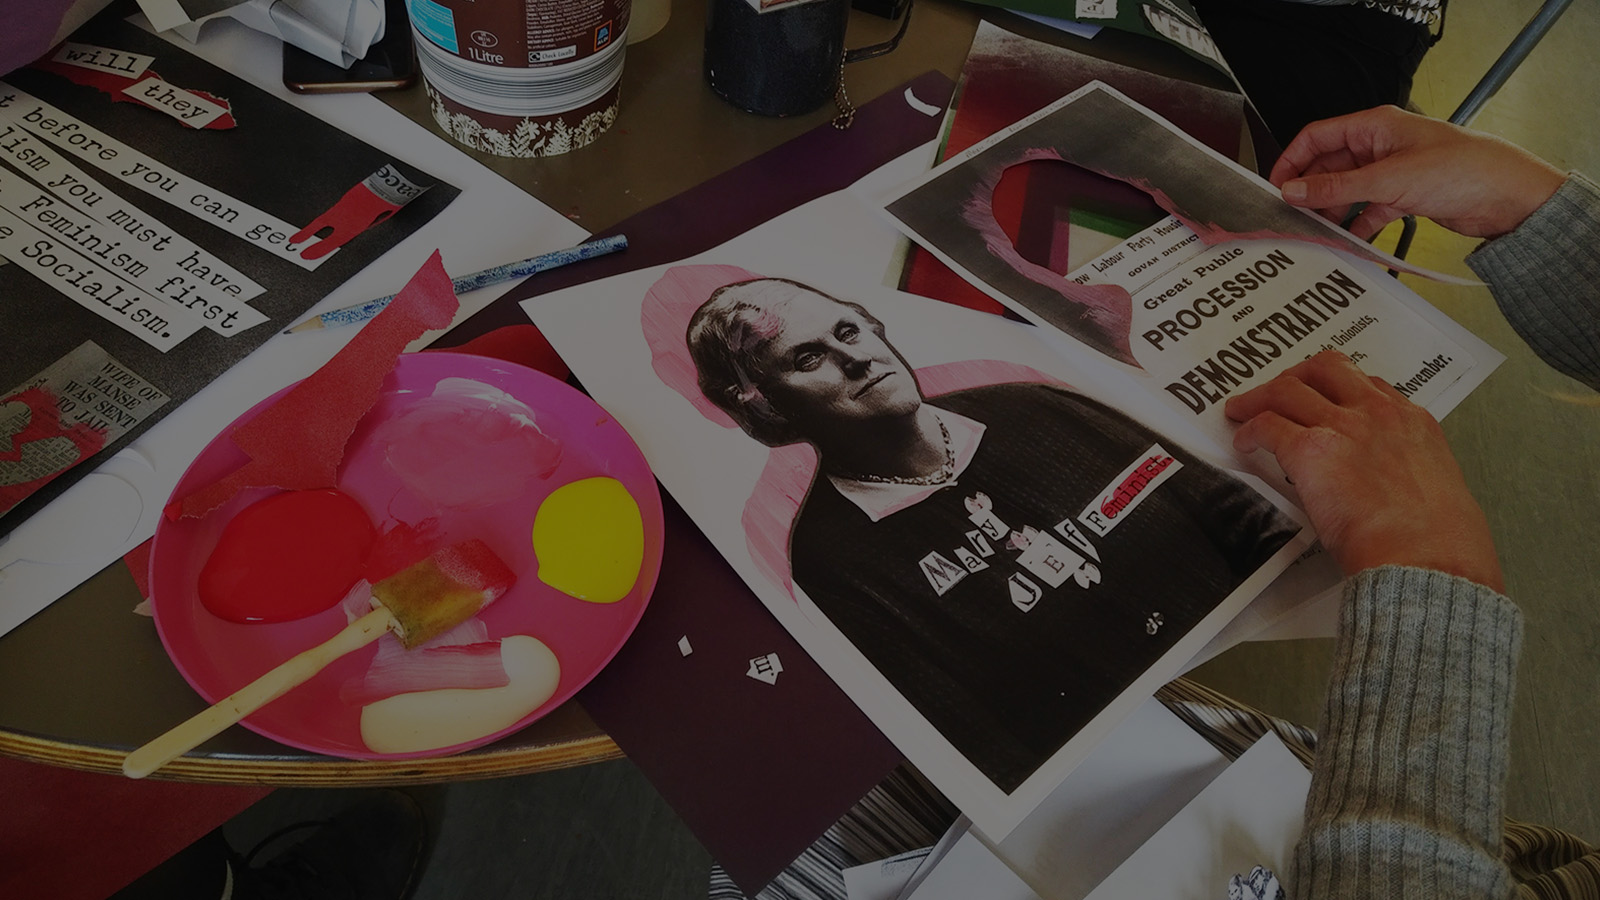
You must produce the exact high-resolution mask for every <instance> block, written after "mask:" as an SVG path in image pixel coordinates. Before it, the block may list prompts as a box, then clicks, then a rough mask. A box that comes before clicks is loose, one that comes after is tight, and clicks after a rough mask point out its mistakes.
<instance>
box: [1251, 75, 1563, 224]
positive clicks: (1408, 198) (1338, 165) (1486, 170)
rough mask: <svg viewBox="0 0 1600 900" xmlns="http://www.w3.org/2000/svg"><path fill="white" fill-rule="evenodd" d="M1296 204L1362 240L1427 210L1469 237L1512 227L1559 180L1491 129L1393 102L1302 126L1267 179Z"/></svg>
mask: <svg viewBox="0 0 1600 900" xmlns="http://www.w3.org/2000/svg"><path fill="white" fill-rule="evenodd" d="M1267 180H1269V181H1271V182H1272V184H1273V185H1274V186H1276V187H1277V188H1278V189H1279V190H1280V191H1282V193H1283V199H1284V200H1286V201H1288V202H1289V203H1290V204H1292V205H1294V206H1304V207H1309V208H1311V209H1314V210H1318V211H1319V212H1321V213H1322V214H1323V215H1324V216H1326V217H1328V218H1330V219H1332V220H1334V221H1335V222H1342V221H1343V220H1344V218H1345V216H1346V214H1347V213H1348V211H1349V209H1350V207H1351V205H1353V204H1356V203H1366V204H1368V205H1367V207H1366V208H1365V209H1364V210H1363V211H1362V212H1361V214H1360V216H1358V217H1357V218H1356V220H1355V221H1354V222H1353V223H1351V225H1350V231H1351V233H1352V234H1354V235H1355V236H1356V237H1359V238H1362V239H1363V240H1366V239H1369V238H1371V237H1372V236H1373V235H1375V234H1377V233H1378V232H1379V231H1381V230H1383V226H1385V225H1387V224H1389V223H1390V222H1392V221H1394V220H1395V219H1398V218H1400V217H1401V216H1403V215H1418V216H1426V217H1427V218H1430V219H1432V220H1434V221H1435V222H1438V223H1439V224H1440V225H1443V226H1444V227H1446V228H1448V229H1450V230H1451V231H1455V232H1459V233H1461V234H1464V235H1467V236H1469V237H1498V236H1500V235H1502V234H1505V233H1506V232H1509V231H1511V230H1512V229H1514V228H1516V227H1517V226H1518V225H1520V224H1522V220H1524V219H1526V218H1527V217H1528V215H1529V214H1530V213H1532V212H1533V211H1534V210H1535V209H1538V208H1539V206H1540V205H1541V204H1543V203H1544V202H1545V201H1546V200H1548V199H1550V195H1551V194H1554V193H1555V192H1556V189H1557V188H1559V187H1561V183H1562V182H1563V181H1565V180H1566V176H1565V175H1563V174H1562V173H1561V172H1560V171H1559V170H1557V169H1556V168H1554V167H1553V166H1551V165H1550V164H1548V163H1546V162H1544V161H1543V160H1541V159H1539V158H1538V157H1537V156H1534V155H1533V154H1531V153H1529V152H1527V151H1526V150H1523V149H1522V148H1520V147H1517V146H1516V145H1514V144H1511V143H1508V142H1506V141H1503V140H1501V139H1499V138H1497V137H1493V136H1491V135H1487V134H1482V133H1480V132H1475V131H1469V130H1467V129H1465V128H1461V127H1459V126H1456V125H1452V124H1450V123H1449V122H1443V121H1440V120H1438V119H1430V118H1428V117H1426V116H1419V115H1416V114H1414V113H1408V112H1405V111H1404V110H1401V109H1398V108H1396V107H1393V106H1384V107H1379V108H1377V109H1368V110H1363V111H1361V112H1358V113H1352V114H1350V115H1347V116H1340V117H1338V118H1334V119H1323V120H1321V121H1319V122H1312V123H1311V124H1310V125H1307V126H1306V127H1305V128H1304V129H1303V130H1302V131H1301V132H1300V133H1299V134H1298V135H1296V136H1295V139H1294V140H1293V141H1291V142H1290V143H1289V146H1288V147H1287V148H1285V149H1284V151H1283V155H1282V156H1280V157H1278V162H1277V164H1276V165H1274V166H1273V167H1272V173H1271V175H1269V176H1268V179H1267Z"/></svg>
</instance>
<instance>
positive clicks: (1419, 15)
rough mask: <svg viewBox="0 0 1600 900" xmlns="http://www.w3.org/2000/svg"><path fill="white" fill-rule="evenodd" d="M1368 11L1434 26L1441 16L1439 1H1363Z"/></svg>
mask: <svg viewBox="0 0 1600 900" xmlns="http://www.w3.org/2000/svg"><path fill="white" fill-rule="evenodd" d="M1364 2H1365V5H1366V7H1367V8H1368V9H1376V10H1379V11H1381V12H1386V13H1389V14H1390V15H1394V16H1400V17H1401V18H1403V19H1405V20H1407V21H1410V22H1421V23H1423V24H1426V25H1436V24H1438V22H1439V17H1440V15H1441V13H1440V9H1439V6H1440V4H1439V0H1364Z"/></svg>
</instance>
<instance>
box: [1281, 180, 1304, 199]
mask: <svg viewBox="0 0 1600 900" xmlns="http://www.w3.org/2000/svg"><path fill="white" fill-rule="evenodd" d="M1305 198H1306V183H1305V182H1304V181H1301V180H1299V179H1298V178H1297V179H1295V180H1293V181H1285V182H1284V183H1283V199H1285V200H1289V201H1295V200H1304V199H1305Z"/></svg>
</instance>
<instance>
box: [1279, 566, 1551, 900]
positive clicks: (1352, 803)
mask: <svg viewBox="0 0 1600 900" xmlns="http://www.w3.org/2000/svg"><path fill="white" fill-rule="evenodd" d="M1521 640H1522V619H1521V614H1520V613H1519V612H1518V610H1517V608H1516V606H1515V605H1513V604H1512V603H1511V601H1510V600H1507V599H1506V598H1505V597H1503V596H1501V595H1500V594H1498V593H1496V592H1494V591H1492V590H1490V589H1488V588H1486V587H1483V586H1482V585H1479V584H1475V583H1473V582H1471V581H1468V580H1466V579H1462V578H1456V577H1454V576H1451V575H1446V574H1444V573H1442V572H1433V571H1429V570H1426V569H1414V568H1407V567H1401V566H1385V567H1382V568H1379V569H1372V570H1368V571H1365V572H1361V573H1360V574H1358V575H1356V576H1355V577H1353V578H1351V579H1350V580H1349V582H1348V583H1347V584H1346V587H1345V600H1344V606H1343V611H1342V613H1341V618H1340V622H1339V633H1338V638H1337V641H1336V650H1335V658H1334V672H1333V677H1332V679H1331V683H1330V686H1329V693H1328V700H1327V707H1326V709H1325V710H1324V711H1323V719H1322V723H1321V726H1320V728H1319V737H1318V745H1317V755H1316V762H1315V765H1314V766H1313V768H1312V775H1311V793H1310V795H1309V796H1308V797H1307V800H1306V824H1305V832H1304V833H1303V834H1302V836H1301V838H1300V842H1299V844H1298V845H1297V846H1296V848H1295V866H1294V874H1293V885H1294V887H1293V890H1292V891H1291V892H1290V893H1289V897H1290V900H1326V898H1356V897H1360V898H1390V897H1393V898H1430V900H1432V898H1451V900H1456V898H1468V897H1472V898H1477V897H1494V898H1504V897H1510V896H1512V893H1513V883H1512V879H1511V875H1510V873H1509V872H1508V871H1507V869H1506V867H1505V865H1504V864H1503V863H1502V862H1501V859H1500V832H1501V818H1502V808H1501V807H1502V794H1503V790H1504V786H1505V779H1506V759H1507V744H1508V741H1509V737H1508V729H1509V725H1510V716H1511V703H1512V697H1513V694H1514V674H1515V669H1516V659H1517V653H1518V650H1519V647H1520V644H1521Z"/></svg>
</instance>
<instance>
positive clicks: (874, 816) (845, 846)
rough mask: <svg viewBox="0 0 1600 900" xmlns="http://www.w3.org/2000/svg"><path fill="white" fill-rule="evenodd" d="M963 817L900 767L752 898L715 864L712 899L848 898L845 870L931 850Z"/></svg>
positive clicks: (916, 776) (919, 776) (912, 771)
mask: <svg viewBox="0 0 1600 900" xmlns="http://www.w3.org/2000/svg"><path fill="white" fill-rule="evenodd" d="M960 815H961V814H960V813H959V812H958V811H957V810H956V808H955V806H954V805H952V804H951V803H950V801H948V800H946V799H945V798H944V795H943V794H941V793H939V792H938V791H937V790H935V789H934V787H933V785H931V784H929V783H928V781H927V779H925V778H923V776H922V773H921V772H918V771H917V770H916V769H913V768H911V766H910V765H909V764H906V763H902V764H901V765H900V767H899V768H897V769H895V770H894V771H893V772H891V773H889V777H888V778H885V779H884V780H883V782H882V783H880V784H879V785H878V786H877V787H875V788H873V789H872V790H871V791H870V792H868V794H867V795H866V796H865V797H863V798H861V802H860V803H857V804H856V805H855V806H853V807H851V808H850V811H849V812H847V813H845V814H844V816H843V817H842V818H840V819H839V821H838V822H837V823H835V824H834V826H833V827H832V828H829V829H828V831H827V833H826V834H824V835H823V836H822V837H820V838H818V839H817V841H816V843H814V844H812V845H811V846H810V847H809V848H807V849H806V852H805V853H803V854H801V856H800V858H799V859H797V860H795V861H794V862H793V863H791V864H790V866H789V867H788V868H787V869H785V870H783V872H782V873H780V874H779V875H778V877H777V878H775V879H773V881H772V883H771V884H769V885H767V886H766V887H765V888H763V889H762V890H761V892H760V893H758V894H756V895H755V896H754V897H750V898H746V897H745V895H744V894H743V893H741V892H740V891H739V888H738V887H737V886H736V885H734V883H733V881H732V880H731V879H729V878H728V876H727V873H725V872H723V871H722V867H721V866H712V868H711V894H710V896H711V900H845V890H844V876H843V874H841V873H843V872H844V870H845V869H848V868H850V867H852V866H858V865H861V864H862V863H869V862H875V861H877V860H880V859H886V858H888V857H890V856H895V855H897V854H900V853H904V852H906V851H907V850H916V849H918V848H920V847H928V846H931V845H932V844H933V843H934V842H935V841H937V840H939V837H940V836H941V835H943V834H944V833H945V832H946V831H948V830H949V829H950V826H951V825H953V824H955V821H956V819H957V818H958V817H959V816H960Z"/></svg>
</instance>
